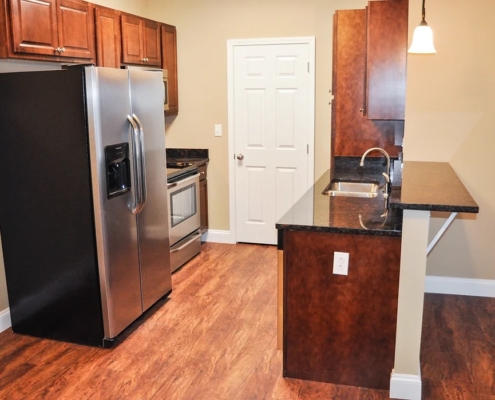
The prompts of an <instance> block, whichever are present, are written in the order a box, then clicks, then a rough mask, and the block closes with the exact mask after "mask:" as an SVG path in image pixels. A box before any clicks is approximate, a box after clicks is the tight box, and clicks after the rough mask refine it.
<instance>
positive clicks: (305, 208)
mask: <svg viewBox="0 0 495 400" xmlns="http://www.w3.org/2000/svg"><path fill="white" fill-rule="evenodd" d="M354 164H355V163H354ZM351 165H352V164H351ZM383 171H384V169H383V166H382V165H380V164H379V162H374V161H372V162H371V167H369V168H360V167H357V168H356V167H355V165H354V166H349V165H344V164H341V165H340V166H339V168H335V169H330V170H327V171H326V172H325V173H324V174H323V175H322V176H321V177H320V178H319V179H318V181H317V182H316V183H315V184H314V186H313V187H312V188H311V189H309V190H308V191H307V192H306V193H305V194H304V195H303V196H302V198H301V199H300V200H299V201H298V202H297V203H296V204H295V205H294V206H293V207H292V208H291V209H290V210H289V211H288V212H287V213H286V214H285V215H284V216H283V217H282V218H280V220H279V221H278V222H277V224H276V228H277V229H279V230H284V229H290V230H303V231H314V232H339V233H351V234H365V235H377V236H400V235H401V231H402V212H403V210H406V209H408V210H425V211H446V212H466V213H477V212H479V208H478V205H477V204H476V202H475V201H474V200H473V198H472V197H471V195H470V194H469V192H468V191H467V189H466V188H465V187H464V185H463V184H462V182H461V181H460V179H459V178H458V177H457V175H456V173H455V172H454V170H453V169H452V167H451V166H450V165H449V164H448V163H445V162H421V161H406V162H404V166H403V170H402V186H401V187H400V186H392V192H391V194H390V198H389V204H388V211H387V208H386V201H385V199H384V197H383V193H382V191H381V190H379V195H378V196H377V197H375V198H361V197H346V196H341V197H330V196H326V195H324V194H322V192H323V191H324V189H325V188H326V187H327V185H328V184H329V183H330V182H331V181H332V179H346V180H349V181H356V182H359V181H370V180H378V181H379V183H380V185H383V184H384V179H383V177H382V175H381V173H382V172H383Z"/></svg>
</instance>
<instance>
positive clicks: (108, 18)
mask: <svg viewBox="0 0 495 400" xmlns="http://www.w3.org/2000/svg"><path fill="white" fill-rule="evenodd" d="M95 31H96V64H97V65H98V66H100V67H109V68H120V57H121V48H120V42H121V36H120V32H121V29H120V12H119V11H117V10H113V9H110V8H106V7H100V6H95Z"/></svg>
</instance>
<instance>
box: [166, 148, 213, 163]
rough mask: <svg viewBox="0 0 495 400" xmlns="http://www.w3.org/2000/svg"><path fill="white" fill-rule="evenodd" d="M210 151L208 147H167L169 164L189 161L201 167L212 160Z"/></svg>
mask: <svg viewBox="0 0 495 400" xmlns="http://www.w3.org/2000/svg"><path fill="white" fill-rule="evenodd" d="M208 153H209V151H208V149H177V148H175V149H166V154H167V164H172V163H181V162H185V163H188V162H189V163H195V164H196V167H200V166H202V165H205V164H207V163H208V161H209V160H210V159H209V154H208Z"/></svg>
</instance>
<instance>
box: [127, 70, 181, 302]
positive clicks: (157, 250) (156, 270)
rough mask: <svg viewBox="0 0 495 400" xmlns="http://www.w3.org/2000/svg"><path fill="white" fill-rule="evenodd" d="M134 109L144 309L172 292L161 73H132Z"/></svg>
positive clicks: (132, 102) (133, 71)
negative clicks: (140, 166) (140, 170)
mask: <svg viewBox="0 0 495 400" xmlns="http://www.w3.org/2000/svg"><path fill="white" fill-rule="evenodd" d="M128 72H129V76H130V85H131V108H132V113H133V115H134V118H135V120H136V122H137V124H138V126H139V128H140V130H141V134H142V143H143V155H144V162H143V163H144V170H145V171H144V174H143V179H142V182H143V185H144V186H145V188H144V190H143V191H144V192H145V193H143V194H142V199H143V202H142V203H143V205H142V207H141V208H140V211H139V213H138V214H137V221H138V227H137V228H138V238H139V255H140V265H141V287H142V296H143V309H144V310H146V309H147V308H149V307H150V306H151V305H153V304H154V303H155V302H156V301H157V300H158V299H160V298H161V297H163V296H164V295H165V294H167V293H168V292H170V291H171V289H172V278H171V276H172V275H171V269H170V242H169V232H168V229H169V228H168V207H167V163H166V159H165V120H164V114H163V75H162V73H161V72H160V71H140V70H133V69H130V70H128Z"/></svg>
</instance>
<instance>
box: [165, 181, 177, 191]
mask: <svg viewBox="0 0 495 400" xmlns="http://www.w3.org/2000/svg"><path fill="white" fill-rule="evenodd" d="M176 186H177V182H174V183H167V189H172V188H174V187H176Z"/></svg>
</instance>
